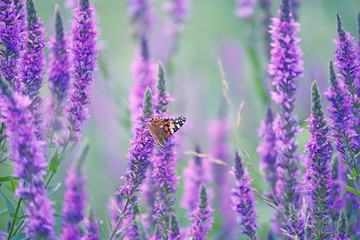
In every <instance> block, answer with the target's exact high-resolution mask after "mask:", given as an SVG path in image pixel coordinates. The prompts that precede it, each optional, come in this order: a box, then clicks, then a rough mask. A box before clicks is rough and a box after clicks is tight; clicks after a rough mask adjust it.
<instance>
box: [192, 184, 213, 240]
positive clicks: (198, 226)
mask: <svg viewBox="0 0 360 240" xmlns="http://www.w3.org/2000/svg"><path fill="white" fill-rule="evenodd" d="M199 192H200V194H199V205H198V207H196V208H195V210H194V211H193V212H192V214H191V217H190V220H191V221H193V224H192V225H191V226H190V227H189V228H188V230H187V236H186V238H187V239H199V240H200V239H207V237H206V235H207V233H208V232H209V231H210V230H211V228H212V224H213V223H214V218H213V217H212V216H211V213H212V212H213V211H214V209H212V208H211V207H210V204H209V203H208V198H207V195H206V187H205V185H204V184H201V187H200V191H199Z"/></svg>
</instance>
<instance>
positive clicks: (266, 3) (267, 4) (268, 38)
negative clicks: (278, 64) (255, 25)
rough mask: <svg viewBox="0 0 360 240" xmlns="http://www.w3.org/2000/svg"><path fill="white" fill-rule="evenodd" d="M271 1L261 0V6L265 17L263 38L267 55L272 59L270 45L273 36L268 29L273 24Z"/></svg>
mask: <svg viewBox="0 0 360 240" xmlns="http://www.w3.org/2000/svg"><path fill="white" fill-rule="evenodd" d="M271 2H272V1H271V0H259V6H260V7H261V8H262V9H263V11H264V13H265V16H264V17H263V18H262V23H263V28H264V29H265V31H264V33H263V38H264V39H265V43H266V44H265V53H266V55H267V57H268V58H269V59H270V44H271V36H270V33H269V31H268V28H269V26H270V24H271V18H272V11H271Z"/></svg>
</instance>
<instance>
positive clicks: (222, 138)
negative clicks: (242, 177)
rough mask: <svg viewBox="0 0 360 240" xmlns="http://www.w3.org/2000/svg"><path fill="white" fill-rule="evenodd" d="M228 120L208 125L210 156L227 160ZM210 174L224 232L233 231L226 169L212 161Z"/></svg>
mask: <svg viewBox="0 0 360 240" xmlns="http://www.w3.org/2000/svg"><path fill="white" fill-rule="evenodd" d="M229 129H230V125H229V121H228V120H227V119H226V118H225V117H220V118H219V119H217V120H214V121H212V122H211V123H210V125H209V133H210V141H211V152H210V156H211V157H213V158H215V159H220V160H222V161H224V162H229V159H230V156H231V155H230V149H229V146H228V144H227V139H228V134H229ZM212 174H213V180H214V183H215V195H216V196H217V198H216V200H217V204H218V206H219V214H220V215H221V216H222V218H223V219H224V221H223V228H224V234H226V235H229V236H227V238H229V237H230V235H231V234H232V233H233V231H234V227H235V215H234V212H233V210H232V208H231V187H230V184H231V183H230V176H229V174H228V169H227V167H226V166H224V165H220V164H216V163H212Z"/></svg>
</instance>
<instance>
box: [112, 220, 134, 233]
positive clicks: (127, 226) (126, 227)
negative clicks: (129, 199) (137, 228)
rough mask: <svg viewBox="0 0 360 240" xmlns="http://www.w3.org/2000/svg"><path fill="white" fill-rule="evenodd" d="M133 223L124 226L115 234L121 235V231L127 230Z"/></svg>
mask: <svg viewBox="0 0 360 240" xmlns="http://www.w3.org/2000/svg"><path fill="white" fill-rule="evenodd" d="M134 222H135V220H134V221H132V222H131V223H129V224H128V225H126V226H125V227H124V228H122V229H120V230H119V231H117V232H116V234H120V233H122V232H123V231H125V230H126V229H128V228H129V227H130V226H131V225H132V224H133V223H134Z"/></svg>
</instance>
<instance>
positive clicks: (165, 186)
mask: <svg viewBox="0 0 360 240" xmlns="http://www.w3.org/2000/svg"><path fill="white" fill-rule="evenodd" d="M158 76H159V82H158V90H159V93H158V95H157V97H156V100H155V102H156V103H157V104H156V107H155V109H157V110H158V113H159V114H160V116H165V117H168V116H169V115H168V111H167V107H166V105H167V104H168V102H169V100H172V99H171V98H170V95H169V94H168V93H167V91H166V82H165V73H164V70H163V66H162V64H161V63H160V62H159V71H158ZM174 147H175V142H174V139H173V137H169V138H168V139H167V142H166V144H165V146H164V152H160V151H157V152H156V154H155V155H154V157H153V158H152V161H151V162H152V165H153V171H152V179H153V184H154V186H153V187H154V189H155V202H154V215H153V220H154V221H155V224H158V229H159V231H160V232H162V233H163V234H164V235H163V237H165V236H166V235H167V232H168V231H169V225H170V224H169V223H170V213H171V212H173V210H174V203H175V199H174V194H175V193H176V188H177V185H178V184H179V182H178V180H179V177H178V176H177V175H176V169H175V167H176V166H177V162H176V156H175V154H176V152H175V150H174Z"/></svg>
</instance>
